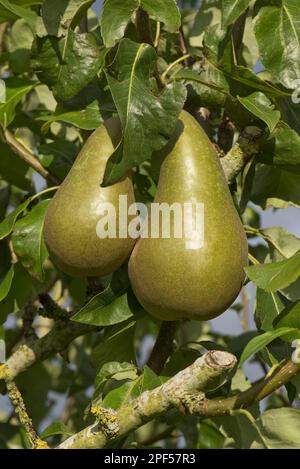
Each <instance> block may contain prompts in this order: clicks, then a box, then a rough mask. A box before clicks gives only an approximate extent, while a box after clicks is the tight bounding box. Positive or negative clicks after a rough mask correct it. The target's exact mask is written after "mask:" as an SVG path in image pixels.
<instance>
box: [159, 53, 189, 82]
mask: <svg viewBox="0 0 300 469" xmlns="http://www.w3.org/2000/svg"><path fill="white" fill-rule="evenodd" d="M189 57H190V54H185V55H183V56H182V57H179V58H178V59H177V60H174V62H172V63H170V65H169V66H168V67H167V68H166V70H165V71H164V72H163V74H162V75H161V81H162V82H163V83H166V79H167V76H168V73H169V72H170V71H171V70H172V68H173V67H175V65H178V64H179V63H181V62H184V61H185V60H187V59H188V58H189Z"/></svg>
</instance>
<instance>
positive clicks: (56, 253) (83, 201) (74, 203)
mask: <svg viewBox="0 0 300 469" xmlns="http://www.w3.org/2000/svg"><path fill="white" fill-rule="evenodd" d="M120 138H121V125H120V122H119V119H117V118H111V119H108V120H107V121H106V122H105V123H104V124H103V125H102V126H101V127H99V128H98V129H97V130H95V132H93V134H92V135H91V136H90V137H89V138H88V140H87V141H86V143H85V144H84V146H83V148H82V150H81V151H80V153H79V155H78V157H77V159H76V161H75V163H74V165H73V166H72V168H71V170H70V172H69V174H68V175H67V177H66V178H65V180H64V181H63V183H62V185H61V186H60V187H59V189H58V191H57V193H56V194H55V196H54V197H53V199H52V200H51V202H50V204H49V206H48V209H47V212H46V217H45V226H44V237H45V242H46V245H47V248H48V251H49V253H50V257H51V259H52V261H53V262H54V264H55V265H56V266H57V267H58V268H59V269H60V270H62V271H63V272H65V273H67V274H69V275H71V276H74V277H86V276H104V275H108V274H110V273H112V272H114V271H115V270H116V269H117V268H118V267H120V266H121V264H123V262H124V261H125V260H126V259H127V258H128V257H129V255H130V253H131V251H132V248H133V246H134V243H135V240H133V239H131V238H129V237H127V238H119V237H116V238H110V237H108V238H100V237H98V236H97V233H96V226H97V222H98V221H99V219H100V218H101V205H102V204H103V203H106V202H109V203H112V204H113V205H114V207H115V210H116V215H117V223H116V228H117V229H116V233H117V234H118V220H119V195H127V202H128V205H130V204H132V203H134V202H135V199H134V191H133V185H132V182H131V179H130V177H129V176H127V177H124V178H123V179H122V180H121V181H120V182H118V183H116V184H114V185H112V186H109V187H104V188H103V187H101V186H100V184H101V181H102V178H103V175H104V171H105V167H106V163H107V160H108V159H109V157H110V156H111V154H112V153H113V151H114V149H115V147H116V146H117V144H118V143H119V141H120ZM102 207H103V206H102Z"/></svg>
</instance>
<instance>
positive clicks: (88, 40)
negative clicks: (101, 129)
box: [32, 29, 106, 100]
mask: <svg viewBox="0 0 300 469" xmlns="http://www.w3.org/2000/svg"><path fill="white" fill-rule="evenodd" d="M105 53H106V52H105V50H104V49H103V48H101V47H100V46H99V44H98V43H97V40H96V39H95V37H94V36H93V34H92V33H86V34H77V33H75V32H74V31H72V30H71V29H69V30H68V33H67V35H66V36H65V37H62V38H57V37H53V36H46V37H42V38H39V37H37V38H36V40H35V42H34V44H33V49H32V65H33V67H34V68H35V70H36V73H37V76H38V78H39V79H40V80H41V82H42V83H45V84H46V85H48V86H49V87H51V88H52V90H53V93H54V95H55V96H56V97H57V98H58V99H61V100H67V99H70V98H72V97H73V96H75V95H77V94H78V93H79V92H80V91H81V90H82V89H83V88H84V87H85V86H86V85H87V84H88V83H89V82H91V81H92V80H93V78H94V77H95V75H96V74H97V72H99V71H100V69H101V68H102V66H103V65H104V58H105Z"/></svg>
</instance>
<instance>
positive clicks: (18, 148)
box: [3, 129, 61, 184]
mask: <svg viewBox="0 0 300 469" xmlns="http://www.w3.org/2000/svg"><path fill="white" fill-rule="evenodd" d="M3 134H4V137H5V141H6V143H7V145H8V146H9V147H10V148H11V149H12V151H13V152H14V153H15V154H16V155H18V156H19V157H20V158H21V159H22V160H23V161H25V163H27V164H28V166H30V167H31V168H33V169H34V170H35V171H36V172H37V173H39V174H40V175H41V176H42V177H43V178H44V179H47V180H48V181H49V182H51V183H54V184H59V183H60V182H61V181H60V180H59V179H58V178H57V177H56V176H54V175H53V174H51V173H50V172H49V171H48V170H47V169H45V168H44V166H42V165H41V163H40V162H39V160H38V159H37V158H36V157H35V156H34V154H33V153H31V152H30V151H29V150H28V149H27V148H26V147H25V146H24V145H23V144H22V143H21V142H19V141H18V140H17V139H16V138H15V136H14V135H13V134H12V133H11V132H10V130H8V129H3Z"/></svg>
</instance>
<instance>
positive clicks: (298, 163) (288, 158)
mask: <svg viewBox="0 0 300 469" xmlns="http://www.w3.org/2000/svg"><path fill="white" fill-rule="evenodd" d="M275 113H276V111H273V114H275ZM257 160H258V161H260V162H262V163H266V164H270V165H274V166H276V167H278V168H282V169H286V170H289V171H295V170H296V171H297V172H298V173H299V172H300V136H299V135H298V134H297V132H295V130H293V129H291V128H290V127H289V126H288V124H286V123H285V122H282V121H281V122H279V124H278V125H277V127H276V128H275V129H274V132H273V133H272V135H271V136H270V138H268V139H267V140H266V141H265V142H263V143H262V144H261V145H260V151H259V154H258V157H257Z"/></svg>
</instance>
